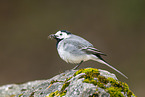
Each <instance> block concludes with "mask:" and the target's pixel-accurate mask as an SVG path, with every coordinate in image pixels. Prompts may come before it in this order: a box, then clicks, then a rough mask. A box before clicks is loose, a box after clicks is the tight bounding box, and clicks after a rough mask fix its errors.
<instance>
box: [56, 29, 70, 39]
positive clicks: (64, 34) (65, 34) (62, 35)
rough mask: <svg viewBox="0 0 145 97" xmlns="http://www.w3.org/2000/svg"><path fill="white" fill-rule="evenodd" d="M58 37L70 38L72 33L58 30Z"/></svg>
mask: <svg viewBox="0 0 145 97" xmlns="http://www.w3.org/2000/svg"><path fill="white" fill-rule="evenodd" d="M55 35H56V37H57V38H59V39H66V38H69V37H70V35H68V34H67V33H65V32H61V31H58V32H56V34H55Z"/></svg>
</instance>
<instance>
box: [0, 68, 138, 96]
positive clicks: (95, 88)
mask: <svg viewBox="0 0 145 97" xmlns="http://www.w3.org/2000/svg"><path fill="white" fill-rule="evenodd" d="M0 95H2V96H0V97H102V96H105V97H136V96H135V95H134V94H133V92H132V91H131V90H130V89H129V87H128V85H127V84H126V83H124V82H121V81H119V80H118V79H117V78H116V76H115V75H114V74H112V73H110V72H108V71H105V70H101V69H95V68H85V69H80V70H68V71H66V72H64V73H61V74H59V75H56V76H54V77H53V78H51V79H48V80H39V81H32V82H27V83H24V84H20V85H17V84H12V85H4V86H2V87H0Z"/></svg>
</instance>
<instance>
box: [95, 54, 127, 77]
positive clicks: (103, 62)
mask: <svg viewBox="0 0 145 97" xmlns="http://www.w3.org/2000/svg"><path fill="white" fill-rule="evenodd" d="M95 55H96V56H97V57H98V58H99V59H96V60H95V61H97V62H99V63H102V64H105V65H107V66H108V67H110V68H112V69H113V70H115V71H116V72H118V73H119V74H121V75H122V76H124V77H125V78H127V79H128V77H127V76H125V75H124V74H123V73H122V72H120V71H119V70H117V69H116V68H114V67H113V66H111V65H110V64H108V63H107V62H106V61H105V60H104V59H103V58H102V57H101V56H100V55H98V54H95Z"/></svg>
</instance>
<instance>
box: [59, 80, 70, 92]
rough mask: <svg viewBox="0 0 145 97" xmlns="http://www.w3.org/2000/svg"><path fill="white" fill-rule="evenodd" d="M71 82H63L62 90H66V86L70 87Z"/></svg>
mask: <svg viewBox="0 0 145 97" xmlns="http://www.w3.org/2000/svg"><path fill="white" fill-rule="evenodd" d="M69 84H70V82H66V83H64V84H63V86H62V88H61V91H64V90H65V89H66V87H68V86H69Z"/></svg>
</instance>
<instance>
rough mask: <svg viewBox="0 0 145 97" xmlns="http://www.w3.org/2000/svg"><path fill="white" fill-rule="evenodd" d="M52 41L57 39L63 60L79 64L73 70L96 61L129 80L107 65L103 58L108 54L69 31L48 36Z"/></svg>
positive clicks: (60, 31)
mask: <svg viewBox="0 0 145 97" xmlns="http://www.w3.org/2000/svg"><path fill="white" fill-rule="evenodd" d="M48 38H50V39H56V40H57V42H56V48H57V51H58V54H59V56H60V58H61V59H63V60H64V61H66V62H67V63H71V64H77V65H76V66H75V67H74V68H73V69H74V70H76V69H77V68H78V67H79V66H80V65H81V64H82V63H83V62H85V61H88V60H94V61H97V62H99V63H102V64H104V65H107V66H108V67H110V68H112V69H113V70H115V71H116V72H118V73H119V74H121V75H122V76H124V77H125V78H127V79H128V77H127V76H126V75H124V74H123V73H122V72H120V71H119V70H117V69H116V68H114V67H113V66H111V65H110V64H109V63H107V62H106V61H105V60H104V59H103V58H102V56H106V54H104V53H102V52H101V51H100V50H98V49H96V48H95V47H94V46H93V44H91V43H90V42H89V41H87V40H86V39H84V38H82V37H80V36H77V35H75V34H72V33H71V32H69V31H67V30H59V31H57V32H56V33H55V34H50V35H49V36H48Z"/></svg>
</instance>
